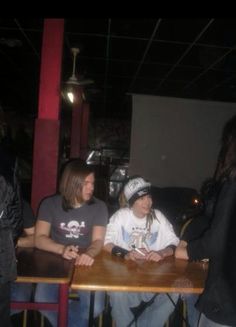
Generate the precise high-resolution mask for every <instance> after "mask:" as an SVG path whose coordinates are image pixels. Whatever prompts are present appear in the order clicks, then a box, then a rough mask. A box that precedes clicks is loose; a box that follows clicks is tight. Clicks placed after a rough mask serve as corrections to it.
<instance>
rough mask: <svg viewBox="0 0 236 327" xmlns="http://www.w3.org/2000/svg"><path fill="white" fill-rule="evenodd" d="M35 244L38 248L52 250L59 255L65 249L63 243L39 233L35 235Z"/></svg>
mask: <svg viewBox="0 0 236 327" xmlns="http://www.w3.org/2000/svg"><path fill="white" fill-rule="evenodd" d="M35 246H36V247H37V248H38V249H41V250H45V251H49V252H53V253H56V254H60V255H63V253H64V250H65V245H63V244H59V243H56V242H54V241H53V240H52V239H51V238H49V237H48V236H46V235H40V236H37V237H35Z"/></svg>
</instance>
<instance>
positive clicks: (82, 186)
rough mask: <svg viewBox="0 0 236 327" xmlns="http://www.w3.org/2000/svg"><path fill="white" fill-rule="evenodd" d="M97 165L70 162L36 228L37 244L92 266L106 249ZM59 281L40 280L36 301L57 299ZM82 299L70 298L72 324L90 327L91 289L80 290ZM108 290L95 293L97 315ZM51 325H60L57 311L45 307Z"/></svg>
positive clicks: (104, 213) (104, 211)
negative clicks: (96, 187) (96, 189)
mask: <svg viewBox="0 0 236 327" xmlns="http://www.w3.org/2000/svg"><path fill="white" fill-rule="evenodd" d="M94 183H95V176H94V171H93V168H92V167H91V166H89V165H87V164H86V163H85V162H83V161H81V160H80V159H73V160H70V161H69V162H67V163H66V165H65V167H64V169H63V173H62V176H61V179H60V185H59V194H55V195H52V196H49V197H47V198H45V199H44V200H43V201H42V202H41V204H40V206H39V211H38V217H37V222H36V229H35V245H36V247H37V248H39V249H42V250H45V251H49V252H52V253H56V254H58V255H61V256H62V257H63V258H64V259H67V260H74V264H75V265H76V266H91V269H92V265H93V263H94V260H96V256H97V255H98V253H99V252H100V251H101V250H102V248H103V244H104V236H105V231H106V225H107V219H108V210H107V207H106V205H105V203H104V202H103V201H101V200H99V199H97V198H95V197H94V196H93V192H94ZM58 289H59V287H58V284H47V283H38V284H37V287H36V292H35V301H36V302H55V301H56V300H57V297H58ZM78 296H79V301H75V300H70V301H69V308H68V327H77V326H80V327H87V326H88V320H89V305H90V292H89V291H78ZM104 299H105V293H104V292H96V293H95V302H94V316H95V317H96V316H98V315H100V314H101V312H102V311H103V309H104ZM41 313H42V314H43V315H44V316H46V317H47V319H48V320H49V321H50V323H51V325H52V326H54V327H56V326H57V313H56V312H52V311H47V310H41Z"/></svg>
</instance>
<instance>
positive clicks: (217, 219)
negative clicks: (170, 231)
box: [186, 180, 236, 260]
mask: <svg viewBox="0 0 236 327" xmlns="http://www.w3.org/2000/svg"><path fill="white" fill-rule="evenodd" d="M235 203H236V181H235V180H228V181H226V182H225V183H224V185H223V186H222V189H221V191H220V193H219V195H218V198H217V203H216V207H215V210H214V216H213V218H212V223H211V226H210V228H209V229H208V230H207V231H206V232H205V233H204V234H203V236H202V237H200V238H199V239H196V240H194V241H191V242H189V243H188V245H187V248H186V249H187V254H188V257H189V258H190V259H191V260H202V259H205V258H213V257H215V258H219V257H223V255H224V254H223V252H224V247H225V242H226V235H227V230H228V227H229V221H230V219H231V218H234V217H235Z"/></svg>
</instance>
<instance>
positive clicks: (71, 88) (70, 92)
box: [62, 48, 94, 103]
mask: <svg viewBox="0 0 236 327" xmlns="http://www.w3.org/2000/svg"><path fill="white" fill-rule="evenodd" d="M71 52H72V55H73V69H72V75H71V76H70V77H69V79H68V80H67V81H66V82H65V83H64V84H65V85H66V86H65V89H64V91H62V96H63V98H64V99H65V100H66V101H68V100H69V102H70V103H74V99H75V92H76V89H77V88H78V87H81V98H82V99H81V100H82V101H86V100H87V99H86V95H85V88H84V86H88V85H91V84H94V81H93V80H92V79H84V78H83V76H80V78H78V77H77V76H76V74H75V67H76V58H77V55H78V54H79V52H80V50H79V48H71Z"/></svg>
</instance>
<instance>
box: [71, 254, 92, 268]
mask: <svg viewBox="0 0 236 327" xmlns="http://www.w3.org/2000/svg"><path fill="white" fill-rule="evenodd" d="M93 263H94V258H92V257H90V256H89V255H87V254H86V253H83V254H81V255H77V257H76V260H75V265H76V266H92V264H93Z"/></svg>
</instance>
